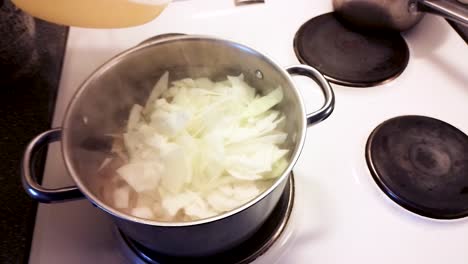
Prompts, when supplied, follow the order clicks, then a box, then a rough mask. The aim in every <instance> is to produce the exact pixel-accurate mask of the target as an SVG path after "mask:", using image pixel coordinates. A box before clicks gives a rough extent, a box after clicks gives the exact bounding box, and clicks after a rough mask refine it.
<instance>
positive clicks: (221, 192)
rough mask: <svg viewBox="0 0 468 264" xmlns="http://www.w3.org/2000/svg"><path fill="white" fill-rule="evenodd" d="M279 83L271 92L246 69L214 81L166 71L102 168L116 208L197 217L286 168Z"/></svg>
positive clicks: (245, 197) (238, 201) (158, 216)
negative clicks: (253, 82) (260, 90)
mask: <svg viewBox="0 0 468 264" xmlns="http://www.w3.org/2000/svg"><path fill="white" fill-rule="evenodd" d="M282 99H283V92H282V88H281V87H272V88H271V90H270V92H268V93H267V94H265V95H260V94H257V90H256V89H255V88H253V87H251V86H249V84H247V83H246V82H245V81H244V77H243V75H240V76H227V78H226V80H223V81H220V82H213V81H212V80H210V79H208V78H198V79H190V78H186V79H181V80H177V81H174V82H172V83H171V85H170V86H169V73H168V72H166V73H164V74H163V75H162V77H161V78H160V79H159V81H158V82H157V83H156V85H155V87H154V88H153V91H152V92H151V94H150V96H149V98H148V100H147V102H146V104H145V106H141V105H138V104H136V105H134V106H133V107H132V109H131V111H130V115H129V119H128V122H127V127H126V129H125V133H123V134H122V135H112V136H113V137H115V140H114V144H113V148H112V151H113V152H114V154H115V156H116V158H113V159H110V158H109V159H106V160H105V161H104V163H103V164H102V166H101V168H100V169H99V173H100V174H102V175H103V177H102V178H103V181H102V188H101V195H102V196H103V198H104V200H105V201H107V202H108V203H109V204H111V205H112V206H113V207H114V208H117V209H118V210H120V211H122V212H125V213H128V214H131V215H133V216H136V217H140V218H145V219H152V220H158V221H192V220H197V219H203V218H208V217H212V216H215V215H218V214H222V213H224V212H227V211H230V210H233V209H235V208H237V207H240V206H242V205H243V204H245V203H247V202H248V201H250V200H252V199H254V198H255V197H256V196H258V195H259V194H261V193H262V192H263V191H265V190H266V189H267V188H268V187H270V186H271V184H272V183H273V179H274V178H276V177H278V176H280V175H281V173H282V172H283V171H284V170H285V169H286V167H287V166H288V161H287V158H288V157H287V155H288V152H289V150H288V149H286V148H285V147H284V145H285V144H284V143H285V141H286V139H287V137H288V135H287V133H286V132H285V129H284V125H285V124H284V123H285V122H283V121H284V118H285V117H284V114H283V113H281V112H279V111H277V110H275V109H274V106H275V105H277V104H278V103H280V102H281V100H282Z"/></svg>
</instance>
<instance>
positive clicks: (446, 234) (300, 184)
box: [30, 0, 468, 264]
mask: <svg viewBox="0 0 468 264" xmlns="http://www.w3.org/2000/svg"><path fill="white" fill-rule="evenodd" d="M331 10H332V6H331V1H309V0H295V1H282V0H267V1H266V4H256V5H248V6H242V7H235V6H234V4H233V1H231V0H197V1H179V2H174V3H172V4H171V5H170V6H169V7H168V9H167V10H166V11H165V12H164V13H163V14H162V15H161V16H160V17H159V18H157V19H156V20H154V21H152V22H151V23H149V24H146V25H143V26H140V27H136V28H130V29H116V30H96V29H82V28H71V29H70V32H69V39H68V45H67V51H66V55H65V62H64V67H63V73H62V80H61V84H60V90H59V95H58V100H57V105H56V110H55V117H54V126H60V125H61V121H62V118H63V114H64V111H65V108H66V105H67V104H68V102H69V100H70V98H71V97H72V95H73V93H74V91H75V90H76V88H77V87H78V86H79V85H80V84H81V82H82V81H83V80H84V79H85V78H86V77H87V76H88V75H89V74H90V73H91V72H92V71H93V70H94V69H96V68H97V67H98V66H99V65H101V64H102V63H104V62H105V61H106V60H108V59H109V58H111V57H112V56H114V55H116V54H117V53H119V52H121V51H123V50H125V49H127V48H129V47H131V46H133V45H136V44H137V43H139V42H141V41H143V40H145V39H146V38H149V37H151V36H154V35H158V34H161V33H171V32H180V33H192V34H203V35H213V36H217V37H221V38H226V39H231V40H234V41H237V42H241V43H244V44H247V45H249V46H251V47H253V48H254V49H257V50H259V51H260V52H263V53H265V54H268V55H269V56H271V57H272V58H273V59H274V60H276V62H277V63H278V64H279V65H283V66H288V65H291V64H297V63H298V60H297V58H296V56H295V54H294V51H293V46H292V42H293V37H294V34H295V33H296V31H297V29H298V28H299V27H300V26H301V25H302V24H303V23H304V22H305V21H307V20H309V19H310V18H312V17H315V16H318V15H320V14H323V13H326V12H329V11H331ZM404 38H405V40H406V41H407V43H408V45H409V48H410V53H411V55H410V56H411V57H410V60H409V64H408V67H407V68H406V70H405V71H404V72H403V74H402V75H401V76H400V77H398V78H397V79H395V80H393V81H391V82H389V83H386V84H384V85H381V86H378V87H373V88H369V89H359V88H356V89H354V88H349V87H342V86H338V85H332V87H333V88H334V91H335V94H336V107H335V111H334V112H333V114H332V115H331V116H330V117H329V118H328V119H327V120H325V121H324V122H322V123H320V124H318V125H315V126H313V127H310V128H309V129H308V131H307V139H306V144H305V146H304V150H303V152H302V155H301V157H300V159H299V161H298V163H297V165H296V166H295V168H294V173H295V179H296V188H297V193H296V194H297V195H296V204H295V207H294V210H293V216H292V219H291V221H292V222H291V223H290V224H289V225H288V230H287V232H286V233H285V235H284V236H283V237H282V238H281V240H280V241H278V243H275V245H274V247H273V248H272V249H271V250H269V251H268V252H267V254H266V255H264V256H262V257H260V258H259V259H257V260H256V261H255V263H392V264H394V263H426V264H429V263H437V264H439V263H452V264H457V263H467V262H468V250H466V245H467V244H468V218H465V219H460V220H450V221H441V220H432V219H428V218H424V217H420V216H418V215H415V214H413V213H410V212H408V211H406V210H405V209H403V208H401V207H400V206H398V205H397V204H395V203H394V202H393V201H391V200H390V199H389V198H388V197H387V196H386V195H385V194H384V193H383V192H382V191H381V190H380V189H379V188H378V187H377V185H376V184H375V182H374V180H373V179H372V177H371V175H370V173H369V171H368V169H367V166H366V162H365V157H364V147H365V142H366V140H367V138H368V136H369V134H370V133H371V131H372V130H373V129H374V128H375V127H376V126H377V125H378V124H380V123H381V122H383V121H385V120H387V119H389V118H391V117H394V116H398V115H407V114H416V115H427V116H431V117H435V118H438V119H441V120H443V121H445V122H448V123H450V124H452V125H454V126H456V127H458V128H459V129H460V130H462V131H463V132H465V133H467V134H468V118H467V114H468V104H467V102H468V74H467V69H468V49H467V45H466V44H465V42H464V41H463V40H462V39H461V38H460V37H459V36H458V35H457V34H456V33H455V31H454V30H453V29H452V28H451V27H450V26H449V25H448V23H446V22H445V21H444V20H443V19H440V18H436V17H434V16H430V15H428V16H426V17H425V18H424V19H423V20H422V21H421V23H420V24H418V25H417V26H416V27H415V28H413V30H411V31H410V32H407V33H405V34H404ZM297 84H298V86H299V88H300V89H301V91H303V95H304V99H305V102H306V106H307V108H309V109H311V110H313V109H315V108H317V107H319V106H320V104H321V96H320V92H319V90H318V89H314V88H312V86H313V84H312V82H311V81H307V80H304V79H302V78H297ZM315 88H316V87H315ZM58 145H59V144H54V145H52V147H51V148H50V151H49V157H48V161H47V164H46V172H45V175H44V184H45V185H46V186H49V187H58V186H63V185H64V184H72V183H73V182H72V180H71V179H70V177H69V176H68V175H67V173H66V170H65V168H64V165H63V162H62V159H61V154H60V149H59V146H58ZM30 263H34V264H39V263H41V264H44V263H47V264H53V263H68V264H72V263H128V260H127V259H126V258H125V257H124V256H122V253H121V251H120V249H119V247H118V246H117V244H116V239H115V237H114V235H113V226H112V224H111V222H110V220H109V219H108V218H107V216H106V215H105V214H104V213H103V212H101V211H100V210H99V209H97V208H95V207H93V206H92V205H91V204H90V203H89V202H88V201H86V200H83V201H77V202H68V203H62V204H54V205H40V206H39V210H38V214H37V220H36V226H35V231H34V238H33V244H32V251H31V257H30Z"/></svg>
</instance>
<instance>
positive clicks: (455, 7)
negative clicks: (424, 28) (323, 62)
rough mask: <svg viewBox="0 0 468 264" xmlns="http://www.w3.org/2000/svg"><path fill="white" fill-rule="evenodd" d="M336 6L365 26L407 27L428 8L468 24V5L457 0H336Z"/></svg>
mask: <svg viewBox="0 0 468 264" xmlns="http://www.w3.org/2000/svg"><path fill="white" fill-rule="evenodd" d="M333 8H334V9H335V11H336V12H337V13H338V14H339V15H340V16H341V17H342V18H343V19H345V20H346V21H348V22H350V23H352V24H354V25H356V26H358V27H361V28H371V29H382V28H383V29H391V30H398V31H404V30H407V29H409V28H411V27H412V26H414V25H415V24H417V23H418V22H419V21H420V20H421V18H422V17H423V15H424V12H426V13H432V14H436V15H440V16H443V17H445V18H447V19H450V20H452V21H454V22H457V23H460V24H462V25H464V26H468V5H467V4H463V3H461V1H460V2H459V3H458V2H457V1H456V0H333Z"/></svg>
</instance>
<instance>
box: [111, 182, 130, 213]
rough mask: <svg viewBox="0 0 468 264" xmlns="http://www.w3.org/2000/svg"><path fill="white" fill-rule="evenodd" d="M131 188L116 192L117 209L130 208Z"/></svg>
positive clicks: (125, 187) (115, 202)
mask: <svg viewBox="0 0 468 264" xmlns="http://www.w3.org/2000/svg"><path fill="white" fill-rule="evenodd" d="M129 201H130V187H128V186H124V187H120V188H117V189H115V190H114V206H115V207H116V208H119V209H120V208H128V207H129V205H130V203H129Z"/></svg>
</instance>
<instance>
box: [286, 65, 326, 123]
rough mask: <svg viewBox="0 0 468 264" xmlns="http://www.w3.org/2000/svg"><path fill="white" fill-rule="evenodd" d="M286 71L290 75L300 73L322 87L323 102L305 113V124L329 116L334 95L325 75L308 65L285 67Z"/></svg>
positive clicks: (316, 121)
mask: <svg viewBox="0 0 468 264" xmlns="http://www.w3.org/2000/svg"><path fill="white" fill-rule="evenodd" d="M286 71H287V72H288V73H289V74H291V75H302V76H306V77H309V78H311V79H312V80H314V82H316V83H317V84H318V85H319V87H320V89H322V93H323V96H324V97H325V102H324V104H323V105H322V107H321V108H320V109H318V110H316V111H314V112H312V113H308V114H307V115H306V117H307V126H311V125H313V124H316V123H318V122H320V121H322V120H325V119H326V118H327V117H329V116H330V114H331V113H332V112H333V109H334V107H335V95H334V93H333V90H332V88H331V86H330V84H329V83H328V81H327V80H326V79H325V77H324V76H323V75H322V74H321V73H320V72H319V71H318V70H316V69H315V68H313V67H310V66H308V65H293V66H289V67H287V68H286Z"/></svg>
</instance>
